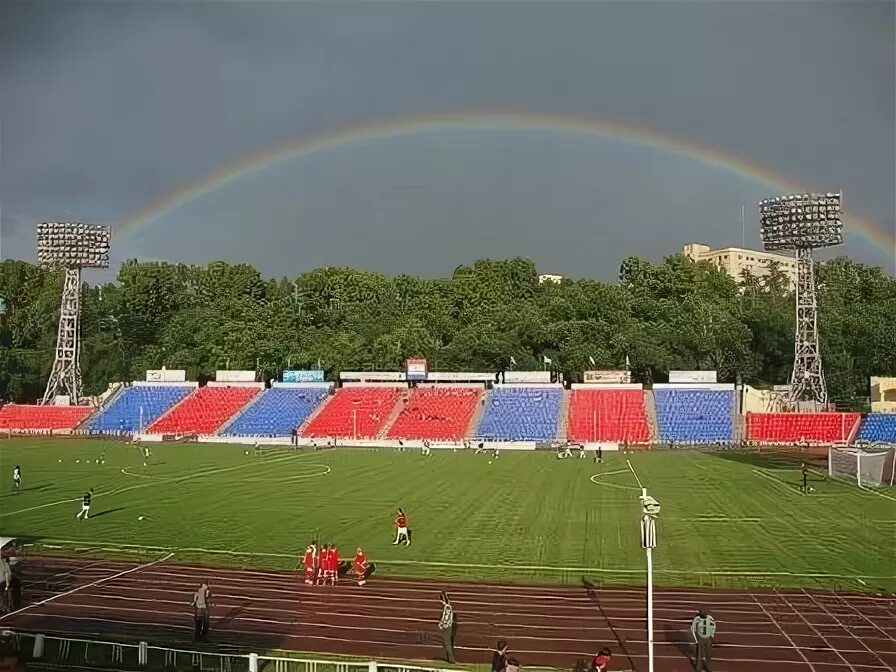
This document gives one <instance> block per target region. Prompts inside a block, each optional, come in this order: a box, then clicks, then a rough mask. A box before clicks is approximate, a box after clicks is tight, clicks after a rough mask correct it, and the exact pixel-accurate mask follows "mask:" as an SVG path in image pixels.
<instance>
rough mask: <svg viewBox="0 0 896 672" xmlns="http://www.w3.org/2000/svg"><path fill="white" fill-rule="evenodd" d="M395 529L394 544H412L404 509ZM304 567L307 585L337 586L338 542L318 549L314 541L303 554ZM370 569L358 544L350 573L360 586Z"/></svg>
mask: <svg viewBox="0 0 896 672" xmlns="http://www.w3.org/2000/svg"><path fill="white" fill-rule="evenodd" d="M395 530H396V533H395V541H394V542H392V543H393V545H395V546H397V545H398V544H404V545H405V546H410V545H411V532H410V529H409V528H408V515H407V514H406V513H405V512H404V509H398V513H397V515H396V516H395ZM302 569H303V575H304V578H305V584H306V585H308V586H327V585H329V586H335V585H336V583H337V582H338V581H339V549H338V548H337V547H336V544H331V545H329V546H328V545H327V544H324V545H323V546H321V547H320V549H318V547H317V541H312V542H311V543H310V544H308V547H307V548H306V549H305V553H304V554H303V555H302ZM369 571H370V565H369V564H368V562H367V556H366V555H365V554H364V549H363V548H361V547H360V546H358V549H357V550H356V551H355V557H354V560H353V561H352V565H351V568H350V570H349V573H350V574H354V577H355V581H357V583H358V585H359V586H363V585H365V584H366V583H367V575H368V573H369Z"/></svg>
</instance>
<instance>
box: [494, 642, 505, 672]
mask: <svg viewBox="0 0 896 672" xmlns="http://www.w3.org/2000/svg"><path fill="white" fill-rule="evenodd" d="M506 667H507V642H505V641H504V640H503V639H502V640H500V641H499V642H498V646H497V647H495V650H494V652H493V653H492V672H504V668H506Z"/></svg>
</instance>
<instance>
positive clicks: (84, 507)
mask: <svg viewBox="0 0 896 672" xmlns="http://www.w3.org/2000/svg"><path fill="white" fill-rule="evenodd" d="M91 499H93V488H90V490H88V491H87V492H85V493H84V496H83V497H81V511H80V513H78V515H77V516H75V518H77V519H78V520H87V518H88V517H90V501H91Z"/></svg>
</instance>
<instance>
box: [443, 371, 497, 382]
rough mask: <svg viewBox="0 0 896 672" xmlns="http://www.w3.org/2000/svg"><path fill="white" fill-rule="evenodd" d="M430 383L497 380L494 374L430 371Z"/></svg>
mask: <svg viewBox="0 0 896 672" xmlns="http://www.w3.org/2000/svg"><path fill="white" fill-rule="evenodd" d="M426 379H427V380H428V381H429V382H442V383H487V382H489V381H493V380H494V379H495V374H494V373H469V372H466V371H430V372H429V373H428V374H427V377H426Z"/></svg>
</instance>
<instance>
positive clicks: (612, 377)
mask: <svg viewBox="0 0 896 672" xmlns="http://www.w3.org/2000/svg"><path fill="white" fill-rule="evenodd" d="M582 382H584V383H589V384H592V385H601V384H604V385H620V384H628V383H630V382H632V374H631V371H585V372H583V374H582Z"/></svg>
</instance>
